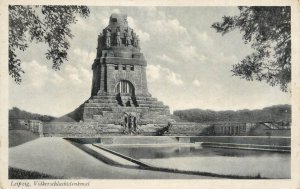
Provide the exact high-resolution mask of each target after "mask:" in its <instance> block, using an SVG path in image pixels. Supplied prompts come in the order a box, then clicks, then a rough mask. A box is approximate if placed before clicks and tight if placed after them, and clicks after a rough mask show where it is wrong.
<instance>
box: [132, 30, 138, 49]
mask: <svg viewBox="0 0 300 189" xmlns="http://www.w3.org/2000/svg"><path fill="white" fill-rule="evenodd" d="M132 40H133V46H134V47H137V35H136V34H135V33H134V32H132Z"/></svg>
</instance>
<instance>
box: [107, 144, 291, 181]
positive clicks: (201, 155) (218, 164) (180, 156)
mask: <svg viewBox="0 0 300 189" xmlns="http://www.w3.org/2000/svg"><path fill="white" fill-rule="evenodd" d="M109 148H110V149H111V150H114V151H117V152H119V153H122V154H124V155H127V156H130V157H133V158H136V159H140V160H142V161H144V162H147V163H150V164H152V165H154V166H160V167H166V168H175V169H180V170H192V171H203V172H211V173H218V174H232V175H243V176H257V175H258V174H260V175H261V176H262V177H268V178H290V161H291V158H290V153H278V152H267V151H254V150H239V149H225V148H201V147H199V146H167V147H166V146H163V147H159V146H142V147H141V146H138V147H137V146H110V147H109Z"/></svg>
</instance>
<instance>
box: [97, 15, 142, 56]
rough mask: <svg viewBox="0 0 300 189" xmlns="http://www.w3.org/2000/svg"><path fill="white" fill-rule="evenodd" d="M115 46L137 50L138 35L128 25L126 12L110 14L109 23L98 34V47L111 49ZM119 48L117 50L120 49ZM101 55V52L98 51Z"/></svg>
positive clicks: (138, 47) (138, 49) (138, 48)
mask: <svg viewBox="0 0 300 189" xmlns="http://www.w3.org/2000/svg"><path fill="white" fill-rule="evenodd" d="M115 47H117V48H120V49H122V48H123V50H125V51H126V49H127V51H128V49H130V50H131V51H132V52H139V51H140V46H139V36H138V35H137V34H136V33H135V32H134V30H133V29H132V28H130V27H129V26H128V21H127V15H126V14H112V15H111V16H110V19H109V24H108V26H107V27H106V28H104V29H103V31H102V33H100V35H99V36H98V49H99V50H100V51H101V50H113V49H114V48H115ZM120 49H119V51H120ZM99 53H100V54H98V55H101V52H99Z"/></svg>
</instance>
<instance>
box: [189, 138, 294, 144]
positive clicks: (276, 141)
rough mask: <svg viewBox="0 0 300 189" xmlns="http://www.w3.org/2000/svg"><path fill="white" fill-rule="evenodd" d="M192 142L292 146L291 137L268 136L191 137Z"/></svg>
mask: <svg viewBox="0 0 300 189" xmlns="http://www.w3.org/2000/svg"><path fill="white" fill-rule="evenodd" d="M190 140H191V142H193V143H194V142H217V143H235V144H257V145H276V146H291V138H290V137H276V136H274V137H271V136H270V137H268V136H200V137H191V139H190Z"/></svg>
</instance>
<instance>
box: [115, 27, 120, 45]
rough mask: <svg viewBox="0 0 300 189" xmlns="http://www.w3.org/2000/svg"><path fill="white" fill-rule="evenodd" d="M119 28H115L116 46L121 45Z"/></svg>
mask: <svg viewBox="0 0 300 189" xmlns="http://www.w3.org/2000/svg"><path fill="white" fill-rule="evenodd" d="M120 35H121V34H120V29H119V28H118V29H117V32H116V40H117V46H118V47H119V46H121V36H120Z"/></svg>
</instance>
